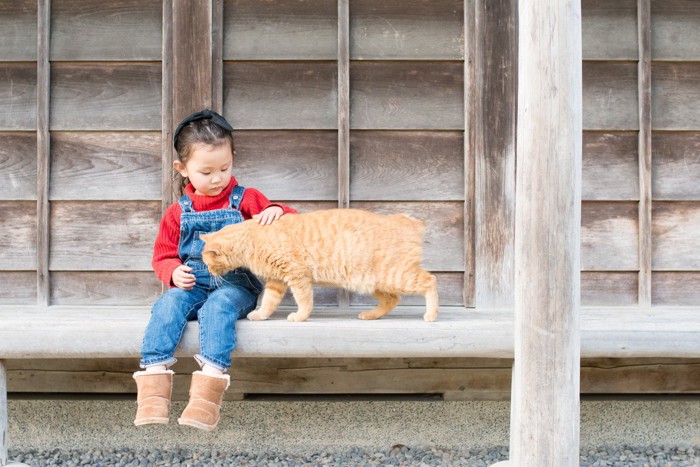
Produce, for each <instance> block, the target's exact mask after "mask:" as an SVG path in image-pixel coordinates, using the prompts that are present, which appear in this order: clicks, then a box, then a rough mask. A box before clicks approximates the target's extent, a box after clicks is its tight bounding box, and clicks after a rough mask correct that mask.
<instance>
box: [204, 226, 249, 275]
mask: <svg viewBox="0 0 700 467" xmlns="http://www.w3.org/2000/svg"><path fill="white" fill-rule="evenodd" d="M226 230H227V228H224V229H222V230H220V231H219V232H214V233H211V234H203V235H200V237H199V238H200V239H202V240H203V241H204V250H203V251H202V260H203V261H204V264H206V265H207V267H208V268H209V272H211V273H212V274H213V275H215V276H223V275H224V274H226V273H227V272H229V271H233V270H234V269H237V268H239V267H242V266H243V263H242V261H240V259H239V258H240V255H239V252H238V251H234V250H235V247H236V244H237V242H236V241H235V240H233V239H231V238H230V235H226V232H225V231H226Z"/></svg>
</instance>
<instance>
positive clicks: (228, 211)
mask: <svg viewBox="0 0 700 467" xmlns="http://www.w3.org/2000/svg"><path fill="white" fill-rule="evenodd" d="M232 131H233V128H231V126H230V125H229V123H228V122H227V121H226V120H225V119H224V118H223V117H222V116H221V115H219V114H217V113H215V112H213V111H211V110H208V109H205V110H203V111H201V112H196V113H194V114H192V115H190V116H189V117H187V118H185V119H184V120H183V121H182V122H181V123H180V125H178V127H177V130H176V131H175V136H174V143H175V150H176V151H177V153H178V157H179V160H177V161H175V162H174V163H173V167H174V168H175V170H176V171H177V172H179V174H180V175H181V176H182V186H181V187H180V192H181V194H182V197H181V198H180V200H179V201H178V202H177V203H174V204H172V205H171V206H170V207H169V208H168V209H167V210H166V212H165V214H164V216H163V219H162V220H161V223H160V231H159V232H158V237H157V238H156V241H155V246H154V249H153V250H154V251H153V261H152V265H153V269H154V271H155V273H156V275H157V276H158V278H159V279H160V280H161V281H162V282H163V283H165V284H166V285H167V286H169V287H170V289H169V290H168V291H167V292H165V294H163V296H162V297H161V298H160V299H159V300H158V301H157V302H156V303H155V305H153V308H152V310H151V319H150V321H149V323H148V326H147V328H146V333H145V335H144V339H143V346H142V348H141V353H142V359H141V362H140V366H141V368H143V369H144V371H138V372H136V373H134V379H135V380H136V385H137V388H138V397H137V400H138V410H137V412H136V419H135V420H134V424H135V425H146V424H158V423H168V415H169V409H170V396H171V392H172V380H173V374H174V373H173V371H172V370H170V369H169V367H170V365H172V364H173V363H175V361H176V360H175V358H173V354H174V352H175V348H176V347H177V345H178V343H179V342H180V339H181V338H182V334H183V331H184V330H185V325H186V324H187V321H189V320H194V319H197V320H198V322H199V345H200V353H199V354H197V355H195V359H196V360H197V362H198V363H199V365H200V367H201V371H196V372H195V373H194V374H193V375H192V385H191V387H190V400H189V403H188V405H187V407H186V408H185V411H184V412H183V413H182V416H181V417H180V418H179V419H178V422H179V423H180V424H181V425H189V426H193V427H195V428H200V429H203V430H207V431H209V430H213V429H214V428H215V427H216V425H217V423H218V421H219V411H220V406H221V401H222V398H223V394H224V391H225V390H226V389H227V388H228V386H229V383H230V378H229V375H227V374H224V372H225V371H227V370H228V368H229V367H230V366H231V352H232V351H233V349H234V348H235V346H236V321H237V320H238V319H240V318H244V317H245V316H247V315H248V313H250V312H251V311H252V310H253V309H254V308H255V306H256V303H257V298H258V294H259V293H260V292H261V290H262V285H261V284H260V282H259V281H258V280H257V278H256V277H255V276H253V275H252V274H251V273H250V272H249V271H247V270H244V269H239V270H235V271H231V272H229V273H228V274H226V275H225V276H221V277H213V276H211V274H210V273H209V271H208V269H207V267H206V265H205V264H204V263H203V262H202V248H203V246H204V242H203V241H202V240H200V238H199V236H200V234H205V233H210V232H215V231H217V230H219V229H221V228H222V227H224V226H226V225H229V224H234V223H237V222H243V220H245V219H251V218H252V219H255V220H257V222H259V223H261V224H264V225H267V224H271V223H272V222H274V221H275V220H277V219H279V217H280V216H282V215H283V214H287V213H294V212H296V211H294V210H293V209H291V208H289V207H287V206H284V205H282V204H273V203H271V202H270V201H269V200H268V199H267V198H266V197H265V196H264V195H263V194H262V193H260V192H259V191H257V190H255V189H252V188H248V189H245V188H244V187H242V186H240V185H238V183H237V182H236V179H235V178H234V177H233V176H232V173H231V165H232V163H233V155H234V154H235V151H234V147H233V137H232V133H231V132H232ZM183 191H184V193H183Z"/></svg>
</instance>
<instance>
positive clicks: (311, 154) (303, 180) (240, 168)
mask: <svg viewBox="0 0 700 467" xmlns="http://www.w3.org/2000/svg"><path fill="white" fill-rule="evenodd" d="M234 138H235V144H236V158H235V160H234V163H233V173H234V174H235V176H236V178H237V179H238V181H239V183H241V184H242V185H244V186H251V187H254V188H257V189H258V190H260V191H262V192H263V193H264V194H265V196H267V197H268V198H270V199H273V200H280V199H293V200H334V199H336V197H337V195H338V185H337V172H338V165H337V164H338V160H337V150H338V135H337V134H336V132H334V131H237V132H236V134H235V136H234Z"/></svg>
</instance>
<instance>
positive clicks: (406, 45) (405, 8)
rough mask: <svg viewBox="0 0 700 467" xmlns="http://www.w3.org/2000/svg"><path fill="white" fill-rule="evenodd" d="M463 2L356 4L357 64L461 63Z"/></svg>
mask: <svg viewBox="0 0 700 467" xmlns="http://www.w3.org/2000/svg"><path fill="white" fill-rule="evenodd" d="M463 3H464V2H462V1H461V0H432V1H426V0H391V1H381V2H377V1H374V0H353V1H352V2H351V5H350V14H351V19H350V25H351V29H350V51H351V58H353V59H355V60H462V59H463V57H464V31H463V23H464V6H463Z"/></svg>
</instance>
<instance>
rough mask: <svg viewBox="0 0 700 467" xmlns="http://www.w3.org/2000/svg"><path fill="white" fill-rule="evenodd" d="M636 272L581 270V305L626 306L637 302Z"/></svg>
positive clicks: (637, 280)
mask: <svg viewBox="0 0 700 467" xmlns="http://www.w3.org/2000/svg"><path fill="white" fill-rule="evenodd" d="M638 283H639V277H638V273H637V272H607V271H603V272H599V271H582V272H581V305H583V306H606V305H615V306H618V305H619V306H628V305H636V304H637V297H638V294H637V289H638Z"/></svg>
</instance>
